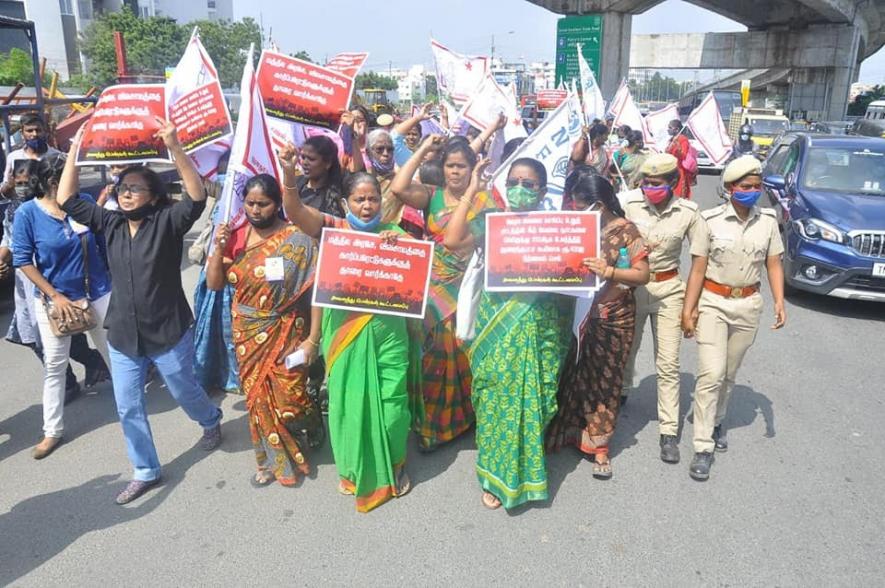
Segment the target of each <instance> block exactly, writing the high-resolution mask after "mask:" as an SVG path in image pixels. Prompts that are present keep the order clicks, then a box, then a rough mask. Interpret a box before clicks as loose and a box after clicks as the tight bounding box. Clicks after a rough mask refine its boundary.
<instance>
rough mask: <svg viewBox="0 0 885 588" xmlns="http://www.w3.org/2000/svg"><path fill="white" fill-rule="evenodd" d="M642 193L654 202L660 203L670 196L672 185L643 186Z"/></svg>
mask: <svg viewBox="0 0 885 588" xmlns="http://www.w3.org/2000/svg"><path fill="white" fill-rule="evenodd" d="M642 193H643V194H645V197H646V199H647V200H648V201H649V202H651V203H652V204H660V203H661V202H663V201H664V200H666V199H667V198H669V197H670V186H642Z"/></svg>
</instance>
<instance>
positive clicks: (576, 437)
mask: <svg viewBox="0 0 885 588" xmlns="http://www.w3.org/2000/svg"><path fill="white" fill-rule="evenodd" d="M601 246H602V256H603V257H604V258H605V259H606V260H607V261H608V263H609V265H614V264H615V262H616V261H617V259H618V251H619V250H620V249H621V248H622V247H626V248H627V250H628V251H629V253H630V259H631V261H632V262H635V261H637V260H640V259H643V258H644V257H646V256H647V255H648V253H647V251H646V248H645V241H643V239H642V236H641V235H640V234H639V230H638V229H637V228H636V226H635V225H634V224H633V223H631V222H629V221H627V220H623V219H620V220H616V221H612V222H610V223H609V224H608V225H606V226H605V228H604V229H603V231H602V239H601ZM613 288H616V289H618V290H617V295H616V296H614V297H611V295H610V290H611V289H613ZM607 294H608V295H607ZM599 300H602V301H604V302H598V301H599ZM635 324H636V302H635V300H634V298H633V289H632V288H620V287H619V286H617V285H615V284H612V283H610V282H609V283H608V284H606V286H605V287H604V288H603V290H601V291H600V293H599V294H598V295H597V302H594V304H593V306H592V307H591V308H590V313H589V314H588V316H587V318H586V319H585V320H584V322H583V324H582V325H581V328H580V337H579V338H578V339H577V340H575V338H574V337H573V338H572V344H571V348H570V349H569V352H568V354H567V355H566V360H565V365H564V366H563V369H562V377H561V378H560V380H559V391H558V393H557V402H558V404H559V407H558V410H557V413H556V416H555V417H554V418H553V421H552V422H551V424H550V428H549V430H548V432H547V445H548V447H549V448H550V449H553V450H556V449H559V448H560V447H562V446H563V445H574V446H576V447H578V448H579V449H580V450H581V451H582V452H583V453H585V454H595V453H605V452H607V450H608V444H609V442H610V441H611V438H612V436H613V435H614V432H615V425H616V424H617V420H618V413H619V411H620V408H621V401H620V395H621V389H622V384H623V381H624V368H625V367H626V365H627V359H628V357H629V355H630V348H631V346H632V345H633V336H634V333H633V330H634V325H635Z"/></svg>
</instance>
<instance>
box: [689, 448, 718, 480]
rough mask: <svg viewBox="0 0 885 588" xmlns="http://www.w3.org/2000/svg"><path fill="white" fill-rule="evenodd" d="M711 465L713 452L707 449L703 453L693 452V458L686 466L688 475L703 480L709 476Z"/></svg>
mask: <svg viewBox="0 0 885 588" xmlns="http://www.w3.org/2000/svg"><path fill="white" fill-rule="evenodd" d="M711 465H713V454H712V453H710V452H709V451H705V452H703V453H695V454H694V459H692V460H691V466H690V467H689V468H688V475H689V476H691V477H692V478H694V479H695V480H698V481H700V482H703V481H704V480H706V479H707V478H709V477H710V466H711Z"/></svg>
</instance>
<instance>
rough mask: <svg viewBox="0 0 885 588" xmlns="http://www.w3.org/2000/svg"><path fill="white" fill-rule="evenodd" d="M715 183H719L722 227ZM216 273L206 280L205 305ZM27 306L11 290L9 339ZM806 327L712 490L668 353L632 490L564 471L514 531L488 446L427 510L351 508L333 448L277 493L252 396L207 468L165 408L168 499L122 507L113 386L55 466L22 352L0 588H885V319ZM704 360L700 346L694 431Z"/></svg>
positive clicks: (833, 311)
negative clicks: (698, 472) (395, 587)
mask: <svg viewBox="0 0 885 588" xmlns="http://www.w3.org/2000/svg"><path fill="white" fill-rule="evenodd" d="M715 180H716V178H714V177H703V178H701V182H700V184H699V187H698V190H697V192H698V196H697V200H698V201H699V202H700V204H701V205H702V207H705V208H706V207H710V206H712V205H714V204H715V203H716V197H715V195H713V190H712V188H713V186H714V184H715ZM196 274H197V269H196V268H194V267H187V268H186V269H185V270H184V275H185V279H186V284H187V287H188V288H191V287H192V284H193V283H194V281H195V278H196ZM766 297H767V293H766ZM767 298H768V297H767ZM11 306H12V301H11V294H10V293H9V292H8V291H4V292H3V293H2V296H0V314H2V316H0V327H2V328H3V329H5V325H6V324H7V319H8V316H9V313H10V311H11ZM787 311H788V320H789V322H788V325H787V328H786V330H783V331H778V332H772V331H770V330H769V329H768V328H767V327H768V325H769V324H770V322H771V320H772V312H771V305H770V299H769V300H768V301H767V307H766V311H765V315H764V319H765V323H766V324H765V325H764V328H762V329H761V330H760V331H759V335H758V338H757V341H756V344H755V345H754V346H753V348H752V349H751V350H750V352H749V354H748V356H747V358H746V361H745V362H744V366H743V368H742V369H741V371H740V373H739V375H738V386H737V388H736V389H735V392H734V395H733V398H732V402H731V407H730V410H729V417H728V419H729V428H730V432H729V441H730V444H731V448H730V450H729V452H728V453H727V454H724V455H719V456H717V460H716V463H715V464H714V467H713V472H712V477H711V479H710V480H709V481H708V482H706V483H698V482H695V481H693V480H691V479H690V478H689V476H688V457H689V456H690V454H691V444H690V439H691V425H690V424H688V423H686V424H685V425H684V429H683V433H682V441H681V449H682V455H683V462H682V463H680V464H679V465H675V466H673V465H667V464H664V463H662V462H661V461H660V460H659V459H658V430H657V422H656V408H655V407H656V404H655V402H656V400H655V392H654V376H653V372H652V361H651V352H650V346H647V347H645V348H644V349H643V350H642V352H641V355H640V361H639V375H640V376H641V387H640V389H639V391H638V392H637V393H634V394H633V395H632V396H631V397H630V400H629V403H628V404H627V406H626V408H625V411H624V413H623V415H622V417H621V420H620V422H619V425H618V429H617V434H616V435H615V439H614V442H613V465H614V478H613V479H612V480H611V481H608V482H601V481H597V480H594V479H593V478H592V476H591V472H590V467H589V464H587V463H585V462H582V461H581V460H580V459H579V458H578V456H577V455H576V454H575V453H574V452H572V451H563V452H561V453H559V454H556V455H553V456H551V457H550V459H549V471H550V483H551V495H552V498H551V500H550V501H549V502H548V503H546V504H542V505H538V506H533V507H529V508H522V509H519V510H517V511H514V512H511V513H507V512H505V511H504V510H499V511H494V512H492V511H488V510H486V509H484V508H483V507H482V506H481V504H480V492H479V487H478V484H477V481H476V477H475V475H474V472H473V462H474V459H475V446H474V443H473V440H472V439H471V438H470V436H469V435H468V436H467V437H466V438H464V439H462V440H460V441H458V442H456V443H454V444H453V445H451V446H448V447H444V448H443V449H441V450H439V451H438V452H437V453H435V454H432V455H429V456H426V455H421V454H418V453H417V452H415V451H414V445H412V447H411V448H410V451H411V454H410V460H409V469H410V472H411V475H412V479H413V481H414V483H415V486H414V489H413V491H412V492H411V494H409V495H408V496H406V497H404V498H402V499H400V500H395V501H393V502H390V503H388V504H386V505H384V506H383V507H381V508H380V509H378V510H376V511H374V512H372V513H370V514H359V513H357V512H356V511H355V509H354V504H353V500H352V499H351V498H346V497H342V496H340V495H339V494H338V493H337V492H336V483H337V480H336V475H335V468H334V465H333V463H332V457H331V451H330V449H329V447H328V445H327V446H326V447H324V448H323V449H322V450H321V451H320V452H319V453H318V454H316V455H314V456H313V457H312V458H311V459H312V461H313V463H314V464H316V467H315V475H314V477H313V478H311V479H307V480H306V481H305V482H304V483H303V484H302V485H301V486H300V487H298V488H295V489H291V488H282V487H280V486H278V485H273V486H271V487H268V488H264V489H260V490H256V489H254V488H252V487H251V486H250V485H249V476H250V474H251V472H252V471H253V467H254V459H253V455H252V451H251V446H250V442H249V438H248V425H247V417H246V412H245V407H244V402H243V399H242V397H238V396H227V397H225V398H223V399H222V400H221V403H222V405H223V408H224V411H225V420H224V425H223V432H224V443H223V445H222V447H221V448H220V449H219V450H218V451H216V452H214V453H211V454H205V453H203V452H201V451H200V450H199V449H197V448H195V447H194V445H195V443H196V440H197V437H198V436H199V434H200V431H199V429H198V427H197V426H196V425H194V424H192V423H191V422H189V421H188V419H187V417H186V416H185V415H184V413H183V412H182V411H181V410H180V409H178V408H177V407H176V406H175V404H174V402H173V401H172V400H171V399H170V397H169V396H168V394H167V393H166V391H165V390H164V389H163V388H162V387H156V388H151V389H150V391H149V394H148V405H149V409H150V413H151V424H152V426H153V430H154V435H155V438H156V441H157V445H158V449H159V452H160V456H161V459H162V461H163V463H164V477H165V480H166V482H165V484H164V485H163V486H162V488H161V489H159V490H157V491H154V492H152V493H150V494H149V495H148V496H147V497H145V498H144V499H142V500H140V501H138V502H136V503H134V504H132V505H130V506H128V507H119V506H116V505H115V504H114V503H113V499H114V496H115V495H116V493H117V492H118V491H119V490H121V489H122V488H123V486H124V485H125V483H126V481H127V480H128V478H129V475H130V470H129V464H128V462H127V460H126V455H125V450H124V445H123V438H122V435H121V433H120V430H119V425H118V424H117V421H116V415H115V410H114V403H113V398H112V393H111V390H110V388H109V386H104V387H101V388H99V390H98V392H97V393H95V394H93V395H89V396H87V397H85V398H83V399H82V400H79V401H77V402H76V403H74V404H72V405H71V406H69V407H68V408H67V410H66V411H65V424H66V443H65V444H64V445H63V446H62V447H61V448H60V449H59V450H58V451H57V452H56V453H55V454H53V455H52V456H51V457H49V458H48V459H46V460H44V461H41V462H37V461H34V460H33V459H32V458H31V457H30V453H29V450H30V447H31V446H32V445H33V444H34V443H36V442H37V441H38V440H39V439H40V435H41V423H42V420H41V406H40V394H41V385H42V376H41V370H40V366H39V364H38V362H37V360H36V359H35V358H34V357H33V355H32V354H31V352H30V351H28V350H26V349H23V348H19V347H17V346H15V345H11V344H9V343H6V342H0V391H2V392H0V585H6V584H10V583H12V584H18V585H22V586H90V585H93V586H94V585H114V584H123V583H125V584H127V585H135V586H148V585H150V586H172V585H175V586H197V585H247V584H251V585H256V584H277V583H280V584H282V583H290V582H291V583H293V584H295V585H307V584H318V583H323V584H332V585H354V584H360V585H369V586H374V585H390V584H398V583H401V582H402V583H403V584H411V585H433V586H437V585H455V584H456V583H457V584H458V585H466V586H474V585H504V584H508V585H519V586H522V585H538V584H547V585H555V586H564V585H586V586H600V585H603V586H608V585H655V586H694V585H697V586H711V585H732V586H734V585H741V586H774V585H780V586H799V585H802V586H833V585H841V586H845V585H851V586H862V585H881V584H882V578H883V575H885V538H883V521H885V468H882V466H881V463H880V462H881V456H882V455H883V450H885V427H882V418H883V416H885V411H883V399H882V398H883V397H882V390H883V387H882V382H883V381H885V361H883V358H885V356H883V352H882V349H883V348H885V345H883V344H885V329H883V322H882V321H883V319H885V306H882V305H878V306H877V305H874V304H869V303H866V304H862V303H857V302H848V301H841V300H835V299H822V298H816V297H812V296H798V297H793V298H790V299H789V301H788V306H787ZM696 357H697V356H696V350H695V345H694V343H693V342H689V343H686V344H685V345H684V347H683V353H682V363H683V367H682V372H683V374H682V389H681V391H682V398H683V414H684V413H685V412H686V410H687V408H688V406H689V399H690V396H691V393H692V389H693V381H694V376H693V373H694V370H695V365H696Z"/></svg>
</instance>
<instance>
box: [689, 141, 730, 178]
mask: <svg viewBox="0 0 885 588" xmlns="http://www.w3.org/2000/svg"><path fill="white" fill-rule="evenodd" d="M688 142H689V143H691V146H692V147H694V150H695V151H697V152H698V169H709V170H713V171H717V172H721V171H722V170H723V169H724V167H725V166H723V165H716V164H715V163H713V162H712V161H711V160H710V158H709V157H708V156H707V153H706V152H705V151H704V148H703V147H702V146H701V144H700V142H699V141H698V140H697V139H689V140H688Z"/></svg>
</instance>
